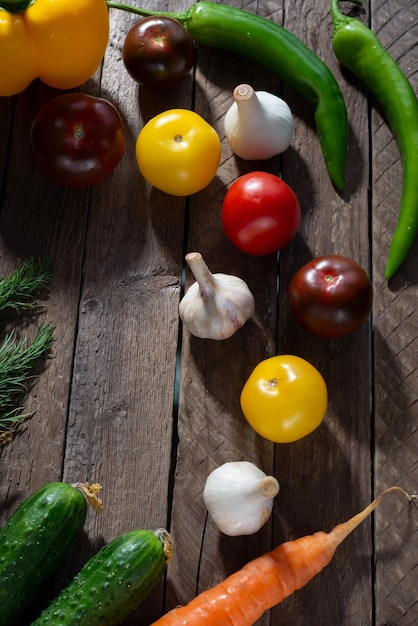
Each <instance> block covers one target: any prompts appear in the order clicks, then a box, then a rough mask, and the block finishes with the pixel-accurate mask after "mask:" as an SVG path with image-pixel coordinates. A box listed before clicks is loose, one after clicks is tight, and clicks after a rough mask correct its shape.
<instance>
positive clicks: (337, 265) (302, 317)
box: [288, 255, 373, 337]
mask: <svg viewBox="0 0 418 626" xmlns="http://www.w3.org/2000/svg"><path fill="white" fill-rule="evenodd" d="M288 296H289V304H290V307H291V309H292V312H293V315H294V316H295V318H296V319H297V320H298V322H299V323H300V324H301V325H302V326H303V327H304V328H306V329H307V330H308V331H310V332H312V333H314V334H316V335H320V336H322V337H340V336H341V335H346V334H347V333H350V332H351V331H353V330H355V329H356V328H358V327H359V326H361V325H362V324H364V322H365V321H366V320H367V318H368V317H369V315H370V311H371V308H372V300H373V291H372V286H371V283H370V280H369V277H368V276H367V274H366V272H365V271H364V270H363V268H362V267H360V265H358V264H357V263H356V262H355V261H353V260H352V259H349V258H347V257H344V256H339V255H331V256H322V257H318V258H316V259H313V261H310V262H309V263H307V264H306V265H304V266H303V267H301V268H300V269H299V270H298V271H297V272H296V274H295V275H294V276H293V278H292V280H291V281H290V284H289V290H288Z"/></svg>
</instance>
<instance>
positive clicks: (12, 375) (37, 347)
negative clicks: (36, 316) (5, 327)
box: [0, 324, 55, 433]
mask: <svg viewBox="0 0 418 626" xmlns="http://www.w3.org/2000/svg"><path fill="white" fill-rule="evenodd" d="M54 328H55V327H54V325H53V324H44V325H42V326H40V327H39V329H38V332H37V334H36V336H35V338H34V339H33V341H32V342H30V343H28V342H27V341H26V340H25V339H18V338H17V336H16V334H15V333H14V332H12V333H9V334H8V335H7V336H6V337H5V339H4V341H3V344H2V345H1V346H0V433H2V432H5V431H9V430H10V429H11V428H12V427H13V426H14V425H15V424H16V423H18V422H21V421H23V420H24V419H26V418H27V417H29V415H30V414H28V413H20V410H21V409H17V408H15V403H16V401H17V399H18V398H19V397H21V396H22V395H23V394H24V393H26V392H27V391H28V389H29V387H30V384H31V382H32V381H33V378H34V376H35V374H34V373H33V372H34V370H35V369H36V368H37V367H38V366H39V365H41V363H42V362H43V361H44V360H45V359H46V358H47V356H48V355H49V353H50V350H51V346H52V342H53V332H54Z"/></svg>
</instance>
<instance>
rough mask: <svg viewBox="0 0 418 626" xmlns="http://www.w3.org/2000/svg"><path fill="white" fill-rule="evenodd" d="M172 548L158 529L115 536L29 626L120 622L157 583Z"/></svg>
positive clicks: (169, 539)
mask: <svg viewBox="0 0 418 626" xmlns="http://www.w3.org/2000/svg"><path fill="white" fill-rule="evenodd" d="M172 553H173V542H172V539H171V536H170V535H169V533H168V532H167V531H166V530H164V529H162V528H160V529H158V530H156V531H154V532H152V531H150V530H131V531H129V532H127V533H125V534H123V535H120V536H119V537H116V539H113V541H111V542H110V543H108V544H107V545H105V546H104V547H103V548H102V549H101V550H100V551H99V552H98V553H97V554H95V555H94V556H93V557H92V558H91V559H90V560H89V561H87V563H86V564H85V565H84V567H83V568H82V569H81V570H80V572H79V573H78V574H77V576H76V577H75V578H74V579H73V580H72V581H71V582H70V584H69V585H68V586H67V587H66V588H65V589H63V590H62V591H61V592H60V594H59V595H58V596H57V597H56V598H55V599H54V600H53V601H52V602H51V604H50V605H49V606H48V607H47V608H46V609H45V610H44V611H43V613H41V615H40V616H39V617H38V619H36V620H35V621H34V622H33V623H32V626H57V625H59V626H94V625H96V624H107V626H115V625H116V624H120V622H122V621H123V620H124V619H125V618H126V617H127V616H128V615H129V614H130V613H132V612H133V611H134V610H135V609H136V608H137V607H138V606H139V605H140V603H141V602H142V601H143V600H144V599H145V598H146V596H147V595H148V594H149V593H150V592H151V591H152V590H153V589H154V587H155V586H156V585H157V583H158V581H159V580H160V579H161V577H162V575H163V573H164V569H165V566H166V564H167V563H168V561H169V560H170V558H171V555H172Z"/></svg>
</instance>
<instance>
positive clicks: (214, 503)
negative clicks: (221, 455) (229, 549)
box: [203, 461, 280, 536]
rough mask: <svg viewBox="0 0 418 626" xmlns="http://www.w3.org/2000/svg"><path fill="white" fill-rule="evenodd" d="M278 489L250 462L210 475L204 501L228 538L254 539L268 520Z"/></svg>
mask: <svg viewBox="0 0 418 626" xmlns="http://www.w3.org/2000/svg"><path fill="white" fill-rule="evenodd" d="M279 489H280V486H279V483H278V481H277V480H276V479H275V478H274V476H266V474H265V473H264V472H263V471H262V470H260V469H259V468H258V467H257V466H256V465H254V464H253V463H250V462H249V461H236V462H230V463H224V465H221V466H220V467H218V468H216V469H215V470H214V471H213V472H212V473H211V474H209V476H208V478H207V479H206V484H205V488H204V490H203V501H204V503H205V505H206V508H207V509H208V512H209V514H210V516H211V517H212V519H213V521H214V522H215V524H216V525H217V527H218V528H219V530H220V531H221V532H223V533H224V534H225V535H230V536H237V535H251V534H253V533H255V532H257V531H258V530H259V529H260V528H261V527H262V526H263V525H264V524H265V523H266V522H267V520H268V519H269V517H270V515H271V511H272V509H273V498H274V497H275V496H276V495H277V494H278V493H279Z"/></svg>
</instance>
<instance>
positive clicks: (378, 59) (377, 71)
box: [331, 0, 418, 279]
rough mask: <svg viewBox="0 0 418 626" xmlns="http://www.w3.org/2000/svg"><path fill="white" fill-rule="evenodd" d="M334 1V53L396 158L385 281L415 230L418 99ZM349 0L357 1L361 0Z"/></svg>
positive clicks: (371, 36) (361, 27)
mask: <svg viewBox="0 0 418 626" xmlns="http://www.w3.org/2000/svg"><path fill="white" fill-rule="evenodd" d="M338 2H339V0H331V15H332V18H333V21H334V33H333V38H332V46H333V49H334V52H335V55H336V57H337V59H338V60H339V62H340V63H341V65H343V66H344V67H346V68H347V69H348V70H350V71H351V72H352V73H353V74H354V75H355V76H357V78H359V79H360V80H361V81H362V82H363V83H364V84H365V86H366V87H367V88H368V89H369V90H370V92H371V93H372V94H373V96H374V97H375V99H376V101H377V102H378V103H379V105H380V106H381V108H382V110H383V113H384V115H385V117H386V119H387V121H388V124H389V126H390V128H391V131H392V132H393V135H394V137H395V139H396V142H397V144H398V147H399V150H400V153H401V158H402V166H403V186H402V197H401V204H400V211H399V218H398V223H397V225H396V229H395V232H394V234H393V239H392V243H391V247H390V250H389V257H388V260H387V263H386V269H385V278H387V279H389V278H391V277H392V276H393V274H394V273H395V272H396V271H397V269H398V268H399V266H400V265H401V263H402V262H403V260H404V259H405V257H406V255H407V254H408V252H409V250H410V248H411V246H412V244H413V242H414V240H415V236H416V234H417V231H418V184H417V176H418V100H417V97H416V95H415V93H414V90H413V89H412V87H411V84H410V83H409V81H408V79H407V77H406V76H405V74H404V73H403V72H402V70H401V69H400V67H399V66H398V65H397V63H396V62H395V61H394V59H393V58H392V57H391V56H390V55H389V53H388V52H386V50H385V49H384V48H383V47H382V45H381V43H380V42H379V40H378V39H377V37H376V36H375V35H374V33H373V32H372V31H371V30H370V29H369V28H367V26H365V25H364V24H362V23H361V22H360V21H359V20H357V19H354V18H352V17H348V16H346V15H343V14H342V13H341V12H340V10H339V8H338ZM351 2H353V3H354V4H358V5H360V4H361V0H351Z"/></svg>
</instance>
